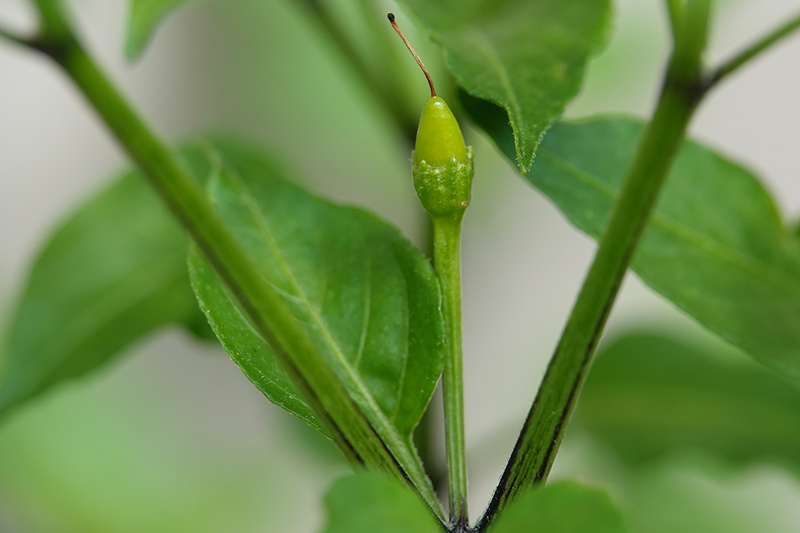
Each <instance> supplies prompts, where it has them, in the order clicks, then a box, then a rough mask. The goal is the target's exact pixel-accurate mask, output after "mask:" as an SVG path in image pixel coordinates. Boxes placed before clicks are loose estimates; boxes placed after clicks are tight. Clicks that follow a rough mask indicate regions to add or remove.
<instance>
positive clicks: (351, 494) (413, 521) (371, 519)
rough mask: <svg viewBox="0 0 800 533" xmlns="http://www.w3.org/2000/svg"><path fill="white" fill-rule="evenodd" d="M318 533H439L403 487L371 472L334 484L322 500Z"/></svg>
mask: <svg viewBox="0 0 800 533" xmlns="http://www.w3.org/2000/svg"><path fill="white" fill-rule="evenodd" d="M325 507H326V508H327V510H328V519H327V522H326V524H325V527H324V529H322V533H375V532H378V531H380V532H381V533H441V531H442V530H441V528H440V527H439V525H438V521H437V519H436V517H435V516H434V515H433V514H432V513H431V511H430V509H429V508H428V506H427V505H425V502H424V501H423V500H422V499H421V498H420V497H419V494H417V493H415V492H414V490H413V489H411V488H409V487H408V486H407V485H403V484H401V483H398V482H397V481H395V480H393V479H390V478H388V477H385V476H382V475H380V474H377V473H374V472H361V473H358V474H354V475H350V476H347V477H344V478H341V479H339V480H338V481H336V482H335V483H334V484H333V486H332V487H331V489H330V490H329V491H328V494H327V495H326V496H325Z"/></svg>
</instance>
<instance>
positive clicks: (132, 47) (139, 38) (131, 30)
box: [125, 0, 197, 61]
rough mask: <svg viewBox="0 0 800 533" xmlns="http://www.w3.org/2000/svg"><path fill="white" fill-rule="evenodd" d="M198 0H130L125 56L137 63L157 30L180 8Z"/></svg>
mask: <svg viewBox="0 0 800 533" xmlns="http://www.w3.org/2000/svg"><path fill="white" fill-rule="evenodd" d="M196 1H197V0H130V13H129V15H128V33H127V36H126V39H125V56H126V57H127V58H128V60H129V61H135V60H136V59H138V58H139V56H141V55H142V53H143V52H144V50H145V48H147V45H148V44H149V43H150V39H151V38H152V37H153V34H154V33H155V31H156V28H157V27H158V25H159V24H160V23H161V21H162V20H164V18H165V17H166V16H167V15H169V14H170V13H171V12H172V11H173V10H175V9H177V8H178V7H180V6H182V5H184V4H188V3H189V2H196Z"/></svg>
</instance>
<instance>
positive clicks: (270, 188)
mask: <svg viewBox="0 0 800 533" xmlns="http://www.w3.org/2000/svg"><path fill="white" fill-rule="evenodd" d="M217 148H218V149H219V150H220V153H221V154H222V156H223V158H224V160H225V164H226V165H227V166H228V169H229V171H228V172H224V173H223V174H222V175H221V177H220V178H219V179H216V180H214V181H213V182H212V184H211V191H212V198H213V200H214V201H215V203H216V206H217V209H218V210H219V212H220V214H221V215H222V217H223V218H224V219H225V221H226V222H227V223H228V224H229V226H230V227H231V228H232V230H233V231H234V233H235V234H236V235H237V237H238V238H239V241H240V244H241V245H242V246H243V247H244V248H245V249H246V250H247V251H248V252H249V253H250V256H251V258H252V259H253V261H254V262H255V263H256V264H257V266H258V267H259V268H260V270H261V271H262V273H263V275H264V276H265V278H266V279H267V280H268V281H269V282H270V283H271V284H272V285H273V287H274V288H275V289H276V291H278V292H279V293H280V294H281V295H282V296H283V299H284V301H285V304H286V306H287V308H288V309H289V310H290V312H291V313H292V315H293V316H294V317H295V318H296V320H297V321H299V323H300V324H301V327H302V328H303V329H304V330H305V334H306V336H307V337H308V338H309V339H310V340H311V342H312V343H313V345H314V346H315V347H316V348H317V351H318V352H319V353H321V354H322V355H323V357H324V358H325V360H326V361H327V362H328V364H329V365H330V367H331V368H332V369H333V370H334V372H335V373H336V375H337V376H338V377H339V379H340V380H341V381H342V382H343V383H346V384H348V387H349V392H350V394H351V395H352V396H353V398H354V399H355V401H356V403H358V404H359V406H360V407H361V408H362V409H363V410H364V411H365V412H366V413H368V416H369V417H372V416H374V417H381V419H382V420H386V421H388V427H391V428H393V429H392V431H396V432H397V434H398V435H399V436H400V438H401V439H402V440H403V441H404V442H406V443H408V442H409V438H410V435H411V432H412V431H413V429H414V427H415V426H416V424H417V422H418V421H419V419H420V417H421V416H422V413H423V411H424V410H425V407H426V406H427V404H428V401H429V400H430V396H431V394H432V393H433V389H434V387H435V385H436V382H437V380H438V378H439V375H440V373H441V370H442V365H443V350H444V345H443V340H442V339H443V335H444V334H443V331H444V326H443V323H442V316H441V311H440V294H439V287H438V282H437V278H436V276H435V274H434V272H433V269H432V267H431V266H430V264H429V263H428V261H427V260H426V259H425V258H424V257H423V256H422V254H421V253H420V252H419V251H418V250H417V249H416V248H414V247H413V245H411V243H409V242H408V241H407V240H406V239H405V238H404V237H403V236H402V235H401V233H400V232H399V231H398V230H397V229H395V228H394V227H392V226H390V225H389V224H387V223H386V222H384V221H382V220H380V219H379V218H377V217H376V216H374V215H372V214H370V213H367V212H365V211H363V210H360V209H356V208H352V207H342V206H338V205H334V204H332V203H329V202H326V201H324V200H322V199H320V198H317V197H315V196H313V195H311V194H309V193H307V192H305V191H304V190H302V189H301V188H299V187H297V186H296V185H293V184H291V183H289V182H288V181H286V180H285V179H284V178H285V177H286V176H287V172H286V171H285V170H283V169H281V168H280V167H278V166H277V165H276V164H275V163H274V162H272V161H270V160H269V159H266V158H264V157H263V156H260V155H259V154H257V153H255V152H253V151H249V150H246V149H243V148H241V147H239V146H237V145H235V144H233V143H227V144H219V143H218V144H217ZM234 172H235V173H236V174H237V175H238V177H239V178H241V179H239V178H237V177H235V176H234V174H233V173H234ZM204 263H205V261H204V260H203V258H202V257H201V256H200V255H199V254H197V253H193V254H192V256H191V259H190V268H191V274H192V284H193V287H194V289H195V292H196V294H197V296H198V298H199V300H200V302H201V305H202V307H203V310H204V311H205V312H206V314H207V316H208V318H209V322H210V323H211V324H212V327H213V329H214V330H215V332H216V333H217V335H218V337H219V338H220V340H221V342H222V344H223V346H224V347H225V348H226V350H227V351H228V353H229V354H230V356H231V358H232V359H233V360H234V361H235V362H236V363H237V364H238V365H239V366H240V367H241V368H242V371H243V372H244V373H245V375H246V376H247V377H248V378H249V379H250V380H251V381H253V383H254V384H255V385H256V386H257V387H258V388H259V389H260V390H262V392H264V394H265V395H266V396H267V397H268V398H269V399H270V400H271V401H274V402H275V403H277V404H278V405H280V406H281V407H284V408H285V409H287V410H288V411H290V412H292V413H293V414H295V415H296V416H298V417H300V418H302V419H303V420H306V421H308V422H310V423H312V424H315V422H314V419H313V416H312V415H311V413H310V411H309V410H308V409H307V408H306V407H305V405H304V404H303V402H302V401H301V400H299V398H298V397H297V393H296V390H295V389H294V387H293V386H291V383H290V381H289V379H288V377H287V376H286V375H285V374H284V373H283V371H282V369H281V368H280V367H279V366H278V365H277V364H276V362H275V361H274V356H273V355H272V352H271V351H270V348H269V347H268V345H267V344H266V343H265V342H264V341H263V340H261V338H260V337H259V336H258V335H257V334H256V333H255V330H254V329H253V328H252V326H251V325H250V324H249V323H248V322H247V321H246V320H245V319H244V315H243V314H242V313H241V312H240V311H239V310H238V309H237V307H236V305H235V304H234V303H233V300H232V299H231V298H230V296H229V295H228V293H227V290H226V289H225V288H224V287H223V286H222V284H221V282H220V281H219V279H218V278H217V277H216V276H215V275H214V274H213V272H212V270H211V269H210V268H209V267H208V265H206V264H204ZM315 425H317V426H318V424H315ZM378 426H379V425H378ZM376 431H379V432H380V431H382V430H381V429H379V428H378V427H376ZM382 436H383V437H385V435H382ZM387 440H391V439H387Z"/></svg>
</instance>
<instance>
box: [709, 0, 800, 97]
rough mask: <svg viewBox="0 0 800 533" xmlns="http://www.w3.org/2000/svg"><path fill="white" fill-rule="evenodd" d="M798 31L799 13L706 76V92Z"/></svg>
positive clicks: (799, 24) (799, 26) (799, 25)
mask: <svg viewBox="0 0 800 533" xmlns="http://www.w3.org/2000/svg"><path fill="white" fill-rule="evenodd" d="M798 29H800V13H798V14H797V15H795V16H794V17H793V18H791V19H789V20H788V21H787V22H786V23H784V24H781V25H780V26H778V27H777V28H775V29H774V30H772V31H771V32H769V33H768V34H766V35H764V36H763V37H762V38H761V39H759V40H757V41H756V42H754V43H752V44H751V45H750V46H748V47H747V48H745V49H744V50H742V51H741V52H739V53H738V54H736V55H735V56H733V57H732V58H731V59H729V60H728V61H725V62H724V63H723V64H722V65H720V66H719V67H717V68H716V69H714V70H713V71H712V72H711V74H710V75H709V76H708V81H707V83H706V87H705V88H706V90H708V89H710V88H711V87H713V86H714V85H716V84H718V83H719V82H721V81H722V80H724V79H725V78H727V77H728V76H730V75H731V74H733V73H734V72H736V71H737V70H739V69H740V68H742V67H743V66H744V65H746V64H747V63H749V62H750V61H751V60H753V59H754V58H755V57H757V56H759V55H761V54H762V53H763V52H765V51H766V50H768V49H770V48H771V47H772V46H773V45H775V44H776V43H778V42H779V41H781V40H783V39H785V38H786V37H788V36H790V35H791V34H792V33H794V32H795V31H797V30H798Z"/></svg>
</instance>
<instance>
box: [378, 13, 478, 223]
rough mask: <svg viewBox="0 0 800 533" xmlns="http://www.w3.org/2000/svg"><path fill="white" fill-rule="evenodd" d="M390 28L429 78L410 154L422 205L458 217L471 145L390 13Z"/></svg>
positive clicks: (466, 194)
mask: <svg viewBox="0 0 800 533" xmlns="http://www.w3.org/2000/svg"><path fill="white" fill-rule="evenodd" d="M389 21H390V22H391V23H392V27H393V28H394V29H395V31H397V33H398V34H399V35H400V38H402V39H403V42H404V43H405V44H406V46H407V47H408V49H409V50H410V51H411V54H412V55H413V56H414V59H416V60H417V63H418V64H419V66H420V68H421V69H422V72H424V73H425V77H426V78H427V80H428V85H429V86H430V89H431V97H430V98H429V99H428V101H427V102H426V103H425V107H423V108H422V115H421V116H420V119H419V127H418V128H417V141H416V145H415V147H414V154H413V157H412V162H413V167H412V175H413V177H414V188H415V189H416V191H417V196H418V197H419V200H420V203H422V207H424V208H425V210H426V211H428V213H430V215H431V216H432V217H434V218H438V217H452V218H461V217H462V216H463V215H464V210H465V209H466V208H467V206H468V205H469V201H470V196H471V190H472V175H473V162H472V147H468V146H467V145H466V144H465V143H464V136H463V135H461V128H459V127H458V121H457V120H456V117H454V116H453V113H452V111H450V108H449V107H448V106H447V103H446V102H445V101H444V100H443V99H442V98H440V97H439V96H436V90H435V89H434V86H433V81H432V80H431V77H430V74H428V70H427V69H426V68H425V65H424V64H423V63H422V60H421V59H420V58H419V56H418V55H417V53H416V52H415V51H414V49H413V48H412V46H411V44H410V43H409V42H408V40H407V39H406V38H405V36H404V35H403V33H402V32H401V31H400V28H398V27H397V23H396V22H395V18H394V15H393V14H392V13H389Z"/></svg>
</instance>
